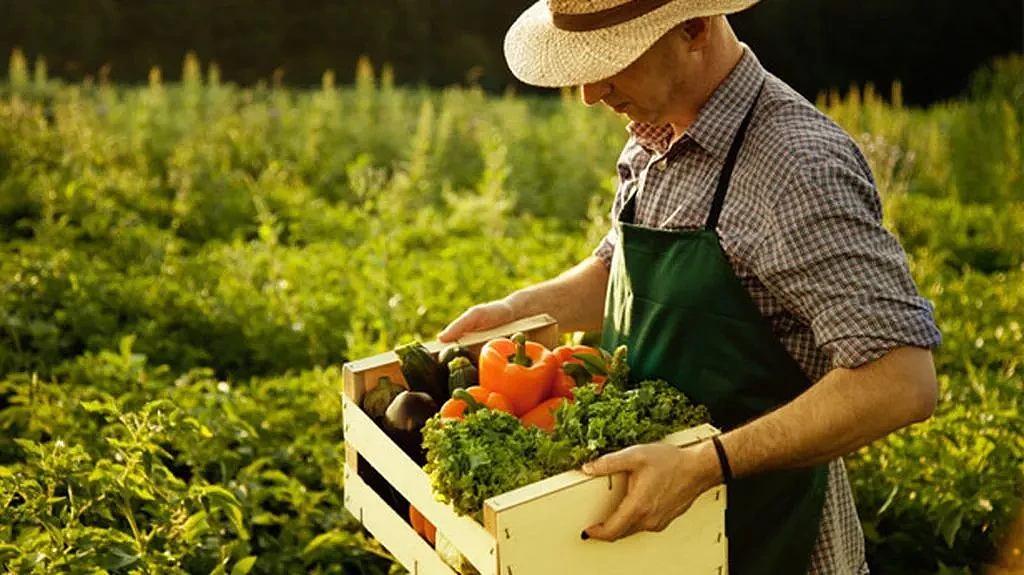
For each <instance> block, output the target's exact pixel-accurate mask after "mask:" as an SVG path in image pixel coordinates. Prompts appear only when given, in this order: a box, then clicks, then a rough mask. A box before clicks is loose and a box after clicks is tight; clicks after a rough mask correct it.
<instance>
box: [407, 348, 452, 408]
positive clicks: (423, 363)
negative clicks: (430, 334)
mask: <svg viewBox="0 0 1024 575" xmlns="http://www.w3.org/2000/svg"><path fill="white" fill-rule="evenodd" d="M395 355H397V356H398V364H399V366H400V367H401V370H402V376H403V377H405V382H406V383H407V384H409V389H410V390H412V391H422V392H424V393H426V394H427V395H429V396H430V397H431V398H433V400H434V401H435V402H437V404H438V405H442V404H444V402H446V401H448V370H446V369H445V368H444V367H442V366H441V364H440V363H438V362H437V360H436V359H434V356H433V355H431V354H430V351H429V350H427V348H426V346H424V345H423V344H422V343H420V342H418V341H414V342H412V343H407V344H405V345H400V346H398V347H396V348H395Z"/></svg>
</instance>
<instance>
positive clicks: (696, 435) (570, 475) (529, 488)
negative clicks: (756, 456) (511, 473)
mask: <svg viewBox="0 0 1024 575" xmlns="http://www.w3.org/2000/svg"><path fill="white" fill-rule="evenodd" d="M718 433H719V431H718V429H716V428H715V427H714V426H712V425H709V424H707V423H705V424H702V425H697V426H694V427H691V428H689V429H684V430H682V431H677V432H675V433H672V434H671V435H668V436H666V437H665V438H664V439H662V440H661V442H662V443H669V444H671V445H678V446H680V447H683V446H686V445H691V444H693V443H697V442H698V441H702V440H704V439H707V438H709V437H712V436H714V435H718ZM620 477H624V475H623V474H620ZM601 480H604V481H607V480H606V479H595V478H592V477H590V476H588V475H585V474H584V473H583V472H581V471H578V470H571V471H566V472H565V473H560V474H558V475H555V476H552V477H548V478H546V479H542V480H540V481H537V482H536V483H531V484H530V485H525V486H523V487H520V488H519V489H515V490H512V491H509V492H507V493H502V494H501V495H497V496H495V497H491V498H490V499H488V500H487V501H485V502H484V519H485V525H487V523H488V521H487V516H488V514H497V513H501V512H502V511H505V510H508V509H510V508H512V507H515V506H516V505H522V504H524V503H529V502H531V501H533V500H535V499H537V498H540V497H544V496H546V495H549V494H551V493H554V492H556V491H561V490H563V489H570V488H573V487H575V486H577V485H580V484H581V483H586V482H588V481H601ZM488 531H490V532H491V533H492V534H494V535H497V532H496V531H493V530H492V529H490V527H489V528H488Z"/></svg>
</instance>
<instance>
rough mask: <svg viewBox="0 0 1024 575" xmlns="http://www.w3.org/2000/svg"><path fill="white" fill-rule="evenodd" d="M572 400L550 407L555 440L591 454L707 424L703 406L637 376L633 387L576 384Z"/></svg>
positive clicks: (707, 420)
mask: <svg viewBox="0 0 1024 575" xmlns="http://www.w3.org/2000/svg"><path fill="white" fill-rule="evenodd" d="M575 395H576V400H575V401H574V402H572V403H566V404H565V405H564V406H562V407H561V408H559V409H558V411H556V412H555V433H554V436H555V438H556V439H559V440H564V441H568V442H569V443H571V444H572V445H577V446H581V447H583V448H585V449H586V450H587V451H589V452H590V453H591V455H592V456H593V457H597V456H599V455H603V454H605V453H610V452H612V451H618V450H620V449H624V448H626V447H629V446H631V445H636V444H639V443H650V442H653V441H660V440H661V439H662V438H664V437H665V436H666V435H668V434H670V433H672V432H674V431H679V430H681V429H686V428H689V427H693V426H695V425H700V424H702V423H708V422H710V420H711V416H710V413H709V412H708V409H707V408H706V407H705V406H703V405H694V404H693V403H691V402H690V399H689V398H688V397H686V395H684V394H683V393H682V392H680V391H679V390H677V389H676V388H674V387H672V386H671V385H669V384H668V383H666V382H665V381H662V380H646V381H642V382H640V383H639V384H637V386H636V387H635V388H633V389H628V390H622V389H621V388H619V387H617V386H615V385H611V383H610V382H608V383H606V384H605V386H604V388H603V389H602V390H598V389H597V386H596V385H594V384H590V385H585V386H582V387H579V388H577V389H576V393H575Z"/></svg>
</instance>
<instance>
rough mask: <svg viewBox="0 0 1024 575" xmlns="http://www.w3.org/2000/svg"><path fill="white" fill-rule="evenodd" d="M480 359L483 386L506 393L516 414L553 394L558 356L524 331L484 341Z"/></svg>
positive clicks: (531, 407)
mask: <svg viewBox="0 0 1024 575" xmlns="http://www.w3.org/2000/svg"><path fill="white" fill-rule="evenodd" d="M479 363H480V386H481V387H483V388H484V389H488V390H490V391H494V392H497V393H500V394H502V395H504V396H505V397H507V398H508V399H509V401H510V402H511V403H512V409H513V412H514V413H515V415H516V416H521V415H523V414H524V413H526V412H527V411H530V410H531V409H533V408H534V407H537V404H539V403H540V402H541V401H544V399H546V398H547V397H548V396H549V395H550V392H551V382H552V380H553V379H554V377H555V371H556V370H557V368H558V364H556V363H555V356H554V355H551V352H550V351H549V350H548V349H547V348H546V347H544V346H543V345H541V344H539V343H537V342H534V341H526V336H525V335H524V334H522V333H517V334H515V335H513V336H512V339H507V338H497V339H492V340H491V341H489V342H487V343H486V344H484V347H483V349H481V350H480V359H479Z"/></svg>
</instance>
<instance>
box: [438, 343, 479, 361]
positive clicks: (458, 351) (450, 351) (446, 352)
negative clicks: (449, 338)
mask: <svg viewBox="0 0 1024 575" xmlns="http://www.w3.org/2000/svg"><path fill="white" fill-rule="evenodd" d="M457 357H464V358H466V359H467V360H469V363H470V364H471V365H476V358H474V357H473V354H472V353H471V352H470V351H469V350H468V349H466V348H464V347H462V346H461V345H459V344H457V343H452V344H448V345H446V346H444V347H443V348H442V349H441V351H440V352H438V354H437V362H438V363H440V364H441V365H449V364H450V363H451V362H452V360H453V359H455V358H457Z"/></svg>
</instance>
